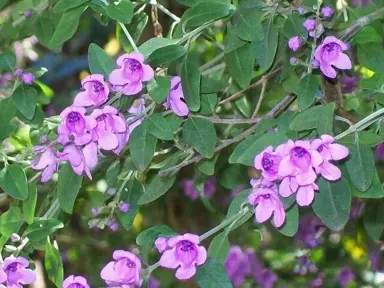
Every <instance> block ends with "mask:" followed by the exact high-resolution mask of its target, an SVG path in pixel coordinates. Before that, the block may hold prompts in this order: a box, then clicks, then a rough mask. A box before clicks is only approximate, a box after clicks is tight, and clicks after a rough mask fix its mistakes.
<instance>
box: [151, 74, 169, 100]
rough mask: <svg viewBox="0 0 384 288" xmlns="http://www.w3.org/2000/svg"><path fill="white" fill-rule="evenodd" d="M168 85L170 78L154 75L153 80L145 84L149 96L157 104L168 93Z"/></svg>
mask: <svg viewBox="0 0 384 288" xmlns="http://www.w3.org/2000/svg"><path fill="white" fill-rule="evenodd" d="M170 87H171V80H169V78H168V77H166V76H156V77H155V80H154V81H151V82H150V83H149V84H148V85H147V89H148V94H149V96H151V98H152V99H153V101H155V102H156V103H157V104H161V103H163V102H164V101H165V99H166V98H167V96H168V94H169V90H170Z"/></svg>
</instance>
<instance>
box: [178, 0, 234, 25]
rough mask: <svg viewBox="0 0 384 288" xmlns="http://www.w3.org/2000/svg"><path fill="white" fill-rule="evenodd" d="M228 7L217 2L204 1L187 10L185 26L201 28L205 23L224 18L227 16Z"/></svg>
mask: <svg viewBox="0 0 384 288" xmlns="http://www.w3.org/2000/svg"><path fill="white" fill-rule="evenodd" d="M229 9H230V5H229V4H227V3H221V2H217V1H204V2H200V3H198V4H197V5H195V6H193V7H192V8H191V9H190V10H188V11H187V12H188V18H187V19H186V20H185V22H184V25H186V26H193V27H196V26H201V25H203V24H205V23H207V22H210V21H214V20H218V19H220V18H224V17H226V16H227V15H228V14H229Z"/></svg>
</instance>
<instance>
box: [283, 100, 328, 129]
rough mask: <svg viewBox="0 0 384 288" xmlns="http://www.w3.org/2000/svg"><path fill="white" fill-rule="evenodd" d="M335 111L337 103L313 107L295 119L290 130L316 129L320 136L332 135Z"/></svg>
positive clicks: (290, 125)
mask: <svg viewBox="0 0 384 288" xmlns="http://www.w3.org/2000/svg"><path fill="white" fill-rule="evenodd" d="M334 110H335V103H329V104H327V105H319V106H315V107H312V108H310V109H308V110H305V111H303V112H301V113H300V114H298V115H297V116H296V117H295V118H293V120H292V122H291V124H289V129H291V130H292V131H304V130H312V129H316V130H317V132H319V134H332V130H333V111H334Z"/></svg>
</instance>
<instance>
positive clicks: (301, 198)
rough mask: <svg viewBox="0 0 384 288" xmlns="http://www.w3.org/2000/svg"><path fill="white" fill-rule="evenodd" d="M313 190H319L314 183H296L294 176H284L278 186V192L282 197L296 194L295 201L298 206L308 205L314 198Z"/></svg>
mask: <svg viewBox="0 0 384 288" xmlns="http://www.w3.org/2000/svg"><path fill="white" fill-rule="evenodd" d="M315 190H316V191H317V190H319V187H318V186H317V184H316V183H310V184H307V185H298V184H297V180H296V177H294V176H287V177H285V178H284V179H283V180H282V181H281V183H280V186H279V194H280V195H281V196H282V197H289V196H291V195H292V194H294V193H297V195H296V202H297V204H298V205H299V206H308V205H310V204H311V203H312V202H313V199H314V198H315Z"/></svg>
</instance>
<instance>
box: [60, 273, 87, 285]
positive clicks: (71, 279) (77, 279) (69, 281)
mask: <svg viewBox="0 0 384 288" xmlns="http://www.w3.org/2000/svg"><path fill="white" fill-rule="evenodd" d="M63 288H91V286H89V285H88V282H87V279H85V278H84V277H83V276H75V275H71V276H68V277H67V278H65V280H64V282H63Z"/></svg>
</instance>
